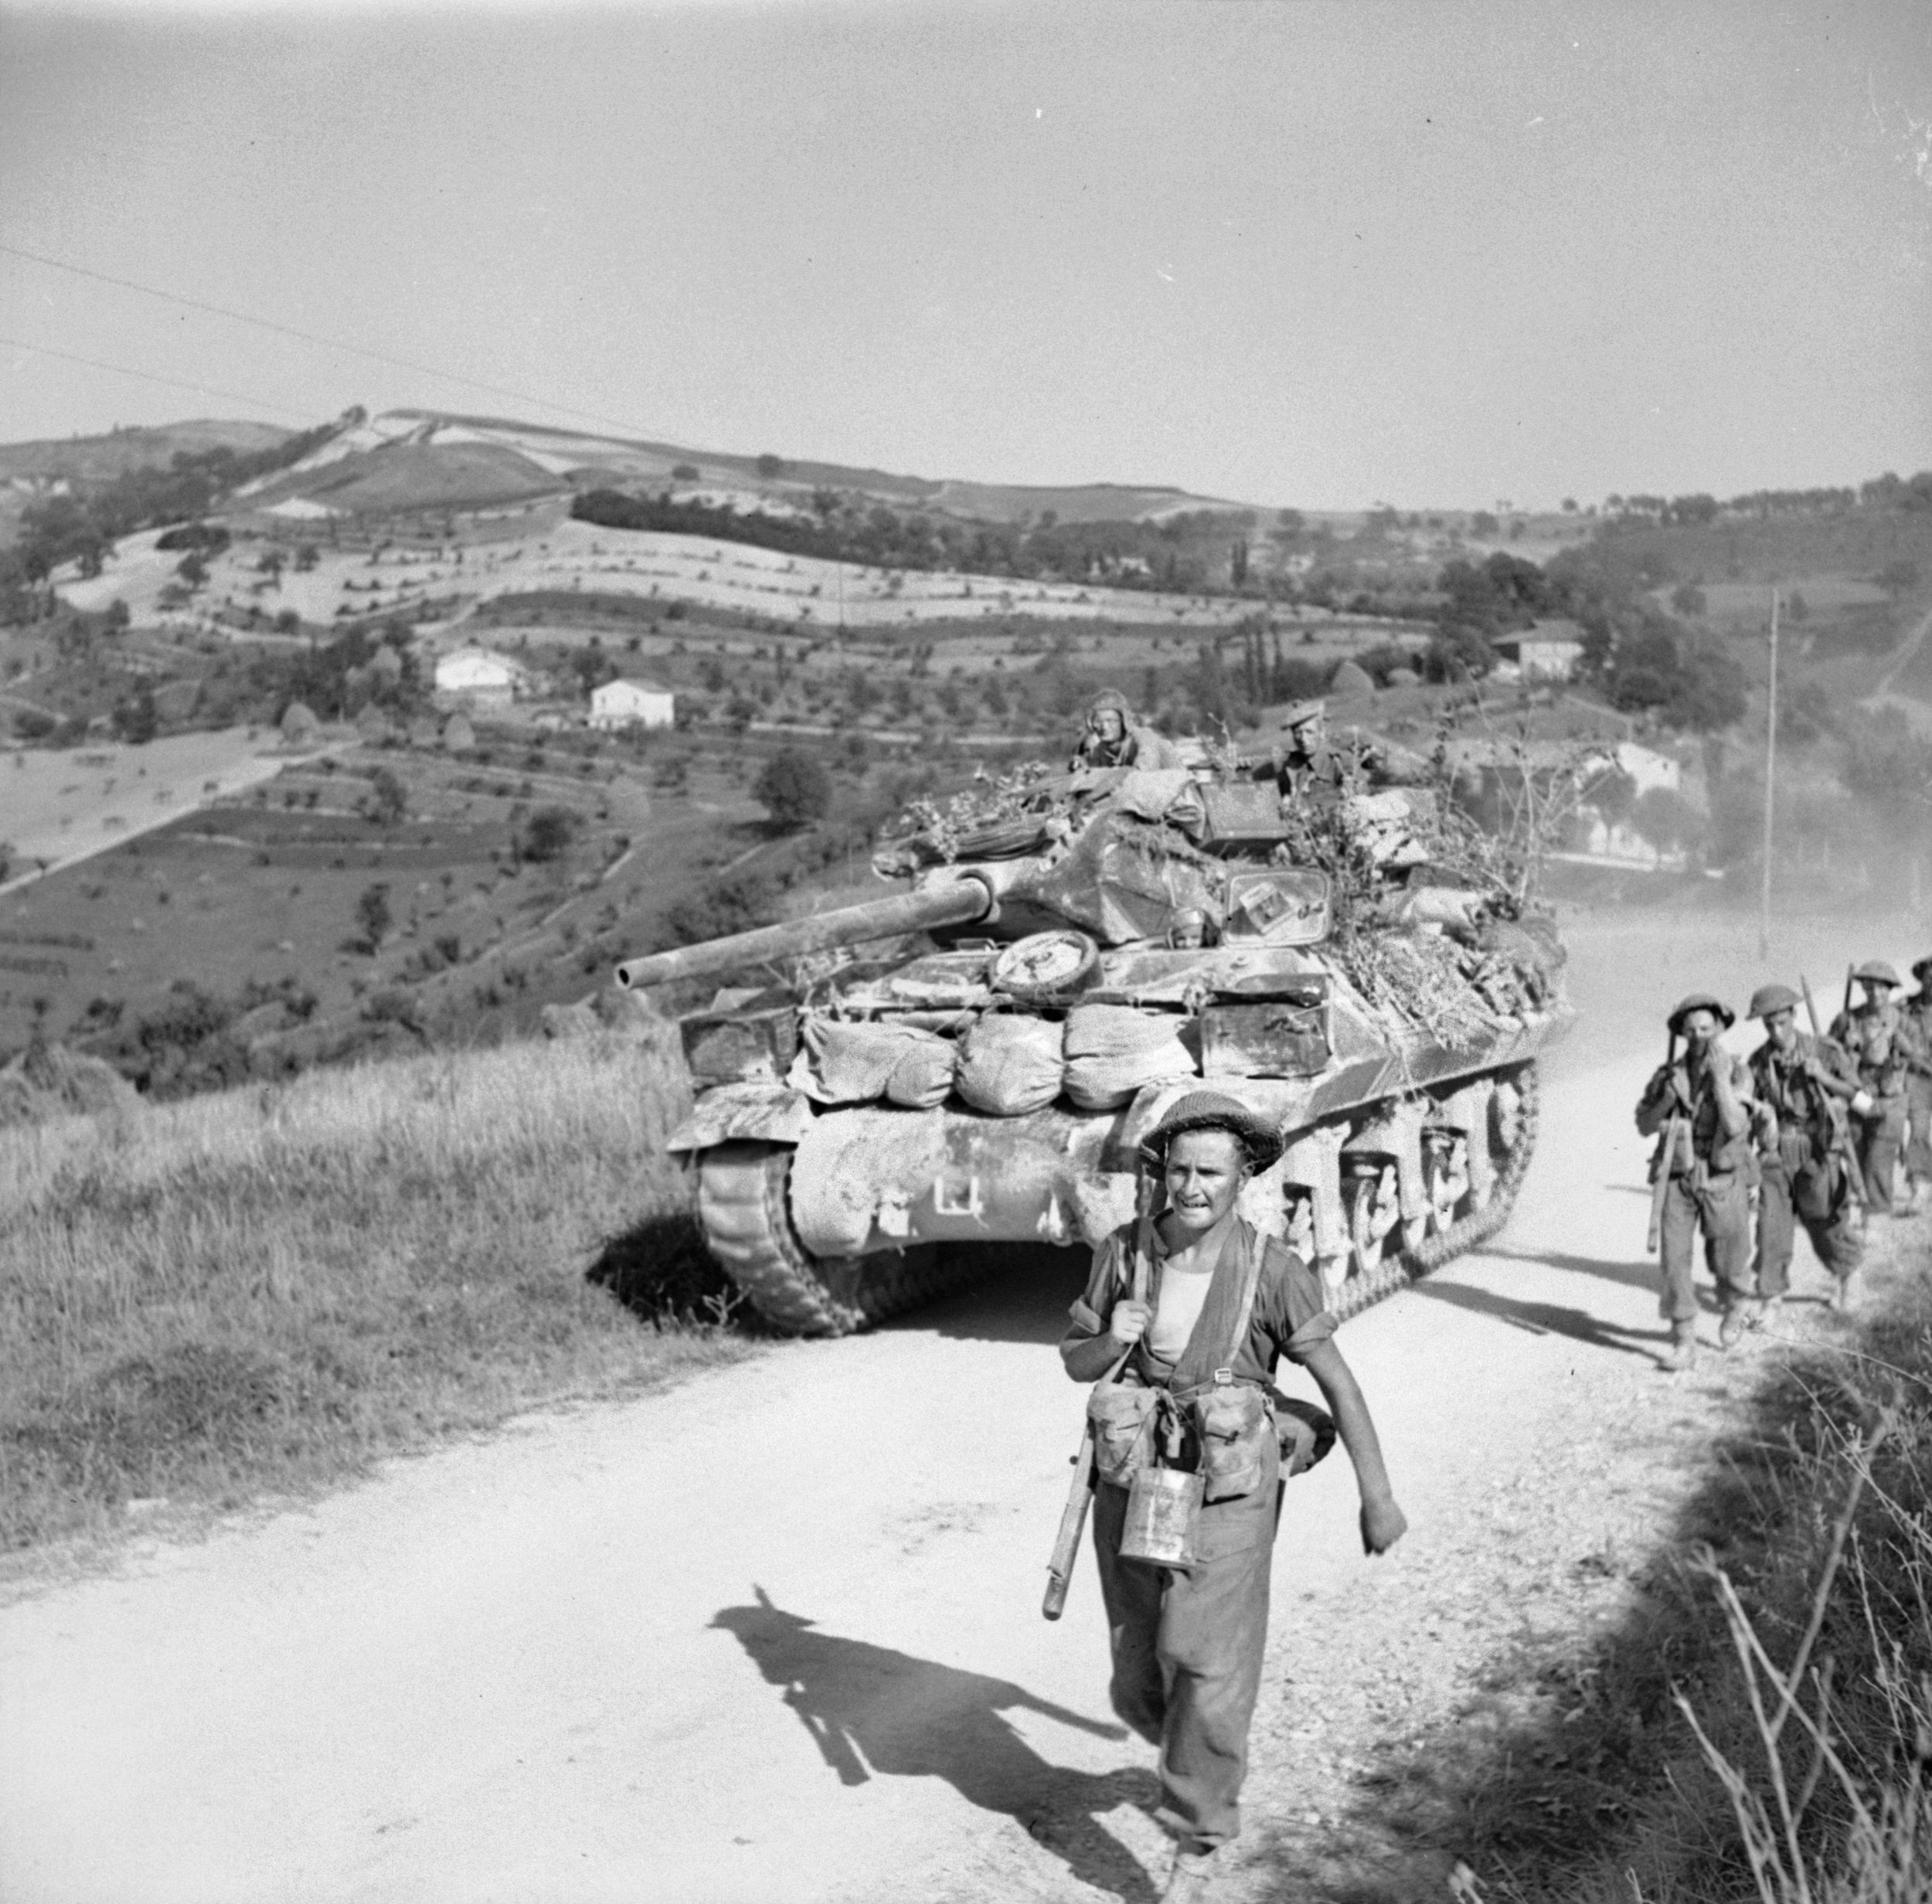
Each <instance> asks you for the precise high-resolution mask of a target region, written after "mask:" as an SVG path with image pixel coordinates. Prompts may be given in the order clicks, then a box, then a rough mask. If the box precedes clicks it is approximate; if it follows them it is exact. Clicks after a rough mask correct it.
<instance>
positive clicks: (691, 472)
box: [671, 463, 698, 483]
mask: <svg viewBox="0 0 1932 1904" xmlns="http://www.w3.org/2000/svg"><path fill="white" fill-rule="evenodd" d="M671 474H672V479H673V480H674V481H677V482H681V483H695V482H696V481H697V480H698V466H697V464H696V463H673V464H672V465H671Z"/></svg>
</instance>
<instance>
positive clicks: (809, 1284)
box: [698, 1144, 978, 1335]
mask: <svg viewBox="0 0 1932 1904" xmlns="http://www.w3.org/2000/svg"><path fill="white" fill-rule="evenodd" d="M792 1156H793V1151H792V1148H791V1145H790V1144H719V1145H718V1146H716V1148H714V1149H712V1150H709V1151H702V1152H701V1153H700V1154H699V1158H698V1221H699V1224H700V1226H702V1229H703V1230H704V1238H705V1242H706V1244H707V1245H708V1246H709V1248H710V1250H711V1253H712V1254H713V1256H716V1258H717V1259H718V1261H719V1263H721V1264H722V1265H723V1267H724V1270H725V1273H726V1275H728V1276H729V1277H730V1278H731V1280H732V1281H733V1283H735V1284H736V1285H737V1287H738V1288H739V1289H740V1291H742V1292H743V1294H744V1296H745V1297H746V1298H747V1301H749V1302H750V1304H751V1306H752V1307H753V1308H754V1309H756V1310H757V1312H758V1313H759V1314H760V1315H761V1316H762V1317H763V1318H764V1319H765V1321H767V1322H768V1323H770V1324H771V1326H772V1327H773V1328H775V1329H777V1330H778V1331H780V1332H781V1333H782V1334H784V1335H851V1334H852V1332H853V1331H855V1330H858V1329H864V1328H869V1327H870V1326H871V1325H872V1324H873V1323H875V1322H883V1321H885V1319H886V1318H887V1317H888V1316H893V1315H896V1314H899V1313H900V1311H902V1310H905V1309H910V1308H913V1307H917V1305H918V1304H920V1303H923V1302H927V1301H930V1300H931V1298H932V1297H935V1296H937V1295H938V1294H940V1293H941V1292H942V1291H944V1290H947V1289H951V1288H952V1287H954V1285H956V1284H959V1283H962V1282H964V1281H965V1280H967V1279H968V1277H971V1276H972V1275H973V1274H974V1273H975V1271H976V1270H977V1269H978V1263H976V1261H975V1253H974V1252H973V1251H971V1250H968V1249H964V1248H954V1247H940V1246H935V1245H933V1244H930V1243H926V1244H922V1245H920V1246H919V1247H917V1248H916V1249H912V1250H906V1251H904V1252H903V1253H895V1252H893V1251H886V1252H885V1253H882V1254H879V1255H876V1256H813V1255H812V1254H811V1252H810V1251H808V1250H807V1249H806V1248H805V1246H804V1244H803V1243H801V1242H800V1241H799V1240H798V1232H797V1231H796V1230H795V1229H794V1228H793V1227H792V1221H791V1161H792Z"/></svg>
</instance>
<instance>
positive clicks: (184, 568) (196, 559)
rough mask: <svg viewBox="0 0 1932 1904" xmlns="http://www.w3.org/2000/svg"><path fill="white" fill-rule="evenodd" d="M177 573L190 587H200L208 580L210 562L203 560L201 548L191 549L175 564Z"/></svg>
mask: <svg viewBox="0 0 1932 1904" xmlns="http://www.w3.org/2000/svg"><path fill="white" fill-rule="evenodd" d="M175 574H177V575H178V576H180V577H181V579H182V580H183V581H184V582H185V583H187V584H188V586H189V587H190V588H199V587H201V585H202V583H204V582H206V580H208V564H207V563H205V562H204V561H202V559H201V551H200V550H199V549H189V552H188V553H187V554H186V555H185V556H182V559H180V561H179V562H178V563H175Z"/></svg>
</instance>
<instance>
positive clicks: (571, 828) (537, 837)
mask: <svg viewBox="0 0 1932 1904" xmlns="http://www.w3.org/2000/svg"><path fill="white" fill-rule="evenodd" d="M576 837H577V815H576V814H573V812H572V811H570V808H568V807H539V808H537V810H536V812H535V813H533V814H531V815H530V818H529V821H528V822H527V823H526V825H525V827H524V828H523V857H524V858H525V859H529V860H534V861H536V862H538V863H539V864H542V863H543V862H548V861H549V860H553V859H562V858H563V856H564V855H565V854H566V853H567V852H569V851H570V842H571V841H572V840H573V839H574V838H576Z"/></svg>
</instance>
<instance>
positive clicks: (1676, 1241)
mask: <svg viewBox="0 0 1932 1904" xmlns="http://www.w3.org/2000/svg"><path fill="white" fill-rule="evenodd" d="M1735 1017H1736V1015H1735V1014H1734V1013H1733V1012H1732V1011H1731V1009H1730V1007H1729V1006H1728V1005H1724V1004H1723V1003H1721V1002H1720V1001H1719V1000H1717V999H1716V998H1712V997H1711V996H1710V995H1709V993H1708V992H1693V993H1692V995H1691V996H1690V997H1689V998H1686V999H1685V1000H1684V1001H1683V1002H1682V1004H1681V1005H1679V1006H1678V1008H1677V1009H1676V1010H1675V1011H1674V1012H1672V1014H1671V1015H1670V1018H1669V1020H1668V1023H1669V1026H1670V1033H1671V1056H1670V1057H1669V1059H1668V1060H1667V1061H1666V1062H1665V1063H1663V1064H1662V1065H1660V1066H1658V1069H1657V1070H1656V1071H1655V1073H1653V1074H1652V1076H1651V1080H1650V1082H1649V1083H1648V1085H1646V1086H1645V1088H1644V1094H1643V1096H1642V1097H1641V1098H1640V1099H1639V1100H1638V1104H1637V1128H1638V1131H1640V1132H1641V1134H1643V1135H1644V1136H1645V1137H1657V1138H1658V1139H1659V1141H1658V1146H1657V1149H1656V1151H1655V1153H1654V1154H1653V1155H1652V1157H1651V1183H1652V1184H1653V1185H1656V1186H1657V1187H1658V1196H1659V1199H1660V1200H1661V1204H1662V1210H1661V1222H1660V1223H1659V1240H1660V1243H1661V1246H1662V1272H1663V1290H1662V1298H1661V1300H1660V1301H1659V1303H1658V1313H1659V1314H1661V1315H1662V1317H1663V1318H1664V1319H1665V1321H1667V1322H1668V1323H1669V1324H1670V1333H1671V1343H1672V1352H1671V1356H1670V1359H1669V1361H1668V1363H1667V1364H1666V1366H1667V1367H1668V1368H1670V1369H1689V1368H1690V1367H1692V1365H1694V1364H1695V1362H1696V1359H1697V1290H1696V1284H1695V1282H1694V1281H1693V1280H1692V1261H1691V1253H1692V1244H1693V1243H1694V1242H1695V1241H1696V1236H1697V1233H1698V1231H1699V1229H1702V1231H1703V1233H1704V1255H1705V1260H1706V1262H1707V1263H1709V1267H1710V1272H1711V1274H1712V1276H1713V1277H1714V1278H1715V1279H1716V1284H1717V1293H1718V1301H1719V1304H1720V1306H1721V1307H1722V1308H1723V1312H1724V1314H1723V1323H1722V1324H1720V1326H1719V1331H1718V1341H1719V1345H1720V1346H1721V1347H1723V1348H1730V1346H1731V1345H1732V1344H1733V1343H1734V1342H1735V1341H1736V1340H1737V1339H1738V1338H1739V1337H1740V1335H1743V1332H1744V1331H1745V1329H1746V1328H1747V1327H1749V1325H1750V1322H1751V1320H1752V1319H1753V1316H1754V1314H1755V1313H1756V1307H1757V1305H1756V1304H1755V1302H1754V1301H1753V1298H1752V1280H1753V1279H1752V1275H1751V1262H1750V1257H1751V1205H1750V1193H1751V1188H1752V1186H1753V1185H1754V1184H1755V1183H1756V1182H1757V1156H1756V1154H1755V1153H1754V1151H1753V1149H1752V1147H1751V1139H1750V1109H1749V1106H1750V1073H1749V1072H1748V1071H1747V1070H1746V1069H1745V1067H1744V1066H1743V1063H1741V1062H1740V1060H1739V1059H1736V1058H1734V1057H1733V1056H1732V1055H1731V1054H1730V1052H1728V1051H1726V1049H1724V1047H1723V1044H1722V1042H1720V1039H1721V1035H1722V1034H1723V1032H1725V1031H1726V1030H1728V1029H1730V1025H1732V1024H1733V1022H1734V1020H1735ZM1679 1038H1682V1039H1683V1041H1684V1050H1683V1053H1682V1056H1679V1055H1678V1053H1677V1049H1676V1046H1677V1041H1678V1039H1679Z"/></svg>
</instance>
